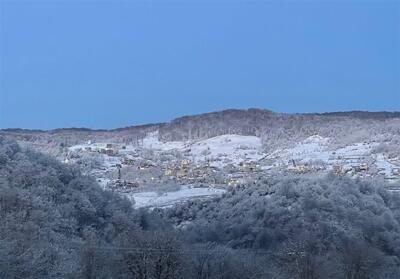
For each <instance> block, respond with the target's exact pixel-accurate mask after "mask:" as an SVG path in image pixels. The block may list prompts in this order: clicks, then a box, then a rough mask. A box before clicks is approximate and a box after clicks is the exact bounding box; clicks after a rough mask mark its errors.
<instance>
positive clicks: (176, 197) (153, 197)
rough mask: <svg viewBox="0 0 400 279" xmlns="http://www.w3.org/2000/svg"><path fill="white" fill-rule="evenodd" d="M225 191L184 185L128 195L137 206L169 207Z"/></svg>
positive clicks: (218, 194) (217, 194)
mask: <svg viewBox="0 0 400 279" xmlns="http://www.w3.org/2000/svg"><path fill="white" fill-rule="evenodd" d="M224 192H225V190H224V189H217V188H194V187H191V186H183V187H182V188H181V189H180V190H178V191H174V192H167V193H163V194H159V193H156V192H141V193H132V194H129V195H128V198H130V199H131V200H134V201H135V204H134V207H135V208H141V207H150V208H151V207H168V206H173V205H175V204H177V203H180V202H184V201H188V200H191V199H196V198H207V197H214V196H220V195H222V194H223V193H224Z"/></svg>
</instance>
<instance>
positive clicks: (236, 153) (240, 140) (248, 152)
mask: <svg viewBox="0 0 400 279" xmlns="http://www.w3.org/2000/svg"><path fill="white" fill-rule="evenodd" d="M188 148H189V150H190V151H189V154H190V156H192V157H193V158H194V160H195V161H196V162H199V161H206V160H209V161H210V163H211V165H215V166H219V167H220V166H222V165H224V164H227V163H233V164H238V163H240V162H243V161H258V160H259V159H261V158H262V156H263V153H262V144H261V139H260V138H259V137H255V136H241V135H222V136H218V137H213V138H210V139H206V140H202V141H198V142H196V143H193V144H191V145H190V147H188Z"/></svg>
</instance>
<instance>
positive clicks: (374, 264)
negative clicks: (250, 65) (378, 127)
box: [0, 137, 400, 279]
mask: <svg viewBox="0 0 400 279" xmlns="http://www.w3.org/2000/svg"><path fill="white" fill-rule="evenodd" d="M383 187H384V185H383V183H382V182H379V181H374V182H366V181H355V180H350V179H346V178H342V177H334V176H328V177H326V178H320V179H316V178H314V179H311V178H309V179H305V178H286V179H279V178H275V179H268V180H266V181H263V182H260V183H258V184H257V185H251V186H243V187H240V188H237V189H232V190H230V191H229V192H228V193H227V194H226V195H225V196H223V197H221V198H217V199H214V200H209V201H196V202H189V203H186V204H182V205H179V206H176V207H175V208H171V209H169V210H154V211H152V212H148V211H138V210H134V209H133V208H132V206H131V204H130V202H129V201H127V200H125V199H123V198H121V197H119V196H116V195H115V194H113V193H111V192H107V191H103V190H101V189H100V187H98V185H97V184H96V183H95V181H94V180H93V179H91V178H90V177H87V176H84V175H82V174H81V173H80V171H79V170H78V169H76V168H75V167H73V166H66V165H63V164H60V163H59V162H57V161H56V160H54V159H52V158H50V157H47V156H44V155H41V154H38V153H36V152H33V151H29V150H25V149H23V148H21V147H20V146H18V145H17V144H16V143H15V142H13V141H9V140H7V139H5V138H1V137H0V223H1V226H0V278H141V279H153V278H159V279H161V278H165V279H167V278H185V279H186V278H188V279H190V278H196V279H213V278H215V279H216V278H220V279H224V278H226V279H228V278H229V279H230V278H233V279H235V278H238V279H239V278H304V279H306V278H310V279H311V278H398V274H400V269H399V257H400V224H399V222H400V198H399V196H396V195H394V194H390V193H389V192H387V191H386V190H385V189H383ZM173 225H174V226H173Z"/></svg>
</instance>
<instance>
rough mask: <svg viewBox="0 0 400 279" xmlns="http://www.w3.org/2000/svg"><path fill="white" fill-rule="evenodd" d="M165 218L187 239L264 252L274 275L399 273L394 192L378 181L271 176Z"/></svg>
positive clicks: (398, 210)
mask: <svg viewBox="0 0 400 279" xmlns="http://www.w3.org/2000/svg"><path fill="white" fill-rule="evenodd" d="M166 216H167V218H169V219H172V220H174V221H175V222H176V224H177V225H180V226H182V227H184V228H185V229H184V231H185V233H186V235H187V238H188V239H189V241H190V242H192V243H193V242H198V243H204V242H213V243H219V244H221V245H227V246H229V247H231V248H234V249H250V250H256V251H264V255H265V256H266V258H267V259H269V260H268V264H267V265H268V267H269V269H270V270H275V276H277V277H278V278H399V275H400V196H399V195H398V194H391V193H390V192H388V191H387V190H386V189H385V185H384V183H383V182H382V181H361V180H352V179H350V178H345V177H340V176H334V175H329V176H327V177H324V178H300V177H292V178H286V179H282V178H271V179H268V180H266V181H263V182H260V183H258V185H249V186H247V187H246V186H242V187H239V188H236V189H232V190H230V191H229V192H228V193H227V194H226V195H225V196H224V197H221V198H217V199H214V200H210V201H207V202H199V201H197V202H190V203H187V204H184V205H180V206H177V207H175V208H173V209H170V210H168V211H167V212H166ZM278 274H280V275H281V276H282V277H279V276H278Z"/></svg>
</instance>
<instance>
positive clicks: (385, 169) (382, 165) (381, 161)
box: [375, 154, 398, 177]
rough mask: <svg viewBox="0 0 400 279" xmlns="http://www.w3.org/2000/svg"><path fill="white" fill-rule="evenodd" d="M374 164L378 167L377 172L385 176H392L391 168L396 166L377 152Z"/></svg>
mask: <svg viewBox="0 0 400 279" xmlns="http://www.w3.org/2000/svg"><path fill="white" fill-rule="evenodd" d="M375 165H376V167H377V168H378V172H379V173H380V174H383V175H385V176H386V177H390V176H392V174H393V170H394V169H396V168H398V167H397V166H396V165H394V164H392V163H390V162H388V161H387V160H386V159H385V156H383V154H377V156H376V161H375Z"/></svg>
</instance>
